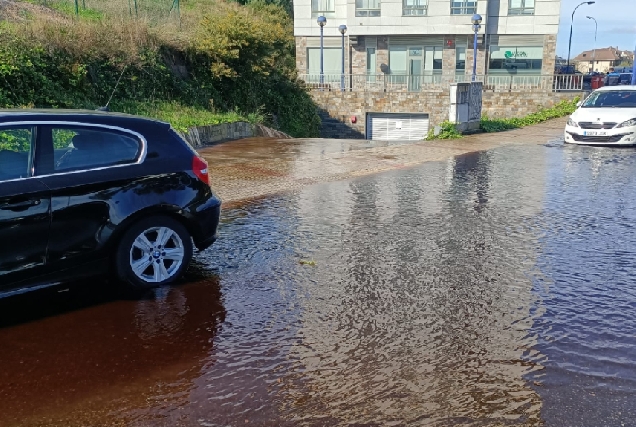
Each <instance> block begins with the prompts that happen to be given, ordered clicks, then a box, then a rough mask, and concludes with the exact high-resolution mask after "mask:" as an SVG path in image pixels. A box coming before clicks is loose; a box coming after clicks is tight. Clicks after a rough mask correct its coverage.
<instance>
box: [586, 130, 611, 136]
mask: <svg viewBox="0 0 636 427" xmlns="http://www.w3.org/2000/svg"><path fill="white" fill-rule="evenodd" d="M583 135H585V136H606V135H607V131H605V130H586V131H584V132H583Z"/></svg>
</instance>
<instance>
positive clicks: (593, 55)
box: [586, 16, 598, 71]
mask: <svg viewBox="0 0 636 427" xmlns="http://www.w3.org/2000/svg"><path fill="white" fill-rule="evenodd" d="M586 18H587V19H591V20H593V21H594V24H595V25H596V27H595V30H594V50H593V51H592V71H594V63H595V62H596V34H598V22H597V21H596V19H594V17H592V16H586Z"/></svg>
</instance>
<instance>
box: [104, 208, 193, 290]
mask: <svg viewBox="0 0 636 427" xmlns="http://www.w3.org/2000/svg"><path fill="white" fill-rule="evenodd" d="M192 251H193V245H192V238H191V236H190V233H189V232H188V230H187V229H186V228H185V227H184V226H183V224H181V223H180V222H179V221H177V220H175V219H173V218H170V217H167V216H153V217H149V218H145V219H143V220H141V221H139V222H136V223H135V224H133V225H132V226H131V227H130V228H129V229H128V230H127V231H126V232H125V233H124V235H123V237H122V239H121V240H120V242H119V245H118V247H117V252H116V253H115V266H116V271H117V276H118V278H119V279H120V280H121V281H122V282H124V283H125V284H127V285H129V286H130V287H132V288H133V289H136V290H144V289H152V288H156V287H158V286H162V285H168V284H171V283H173V282H175V281H176V280H178V279H179V277H181V275H182V274H183V272H184V271H185V269H186V268H188V264H189V263H190V260H191V259H192Z"/></svg>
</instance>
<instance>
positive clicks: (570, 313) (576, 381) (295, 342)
mask: <svg viewBox="0 0 636 427" xmlns="http://www.w3.org/2000/svg"><path fill="white" fill-rule="evenodd" d="M317 155H320V151H318V152H317ZM440 158H442V157H440ZM387 161H391V159H387ZM290 165H291V166H289V165H288V166H289V167H290V168H293V166H294V163H293V162H291V163H290ZM259 173H261V174H263V172H262V171H261V172H259ZM295 173H296V174H300V172H298V169H297V172H295ZM289 174H290V176H291V172H289ZM303 176H304V175H303ZM635 181H636V150H633V149H609V148H589V147H587V148H586V147H573V146H564V145H563V144H562V142H553V143H548V144H545V145H536V144H535V145H520V146H514V145H513V146H501V147H495V148H492V149H489V150H486V151H479V152H475V153H466V154H461V155H459V156H456V157H450V158H443V160H439V159H434V161H429V162H427V163H424V164H422V165H420V166H414V167H404V168H400V169H397V170H393V171H385V172H381V173H377V174H372V175H366V176H359V177H352V178H348V179H341V180H336V181H333V182H323V183H309V184H308V185H304V186H302V187H300V186H299V187H297V188H295V187H294V188H291V187H290V188H287V187H286V188H284V189H285V190H289V191H284V192H282V193H279V194H272V195H270V196H268V197H265V198H262V199H260V200H256V201H252V202H250V203H244V204H241V205H235V206H231V207H230V208H228V209H226V210H225V211H224V214H223V218H222V225H221V228H220V239H219V241H218V242H217V243H215V244H214V245H213V246H212V247H211V248H210V249H208V250H206V251H205V252H203V253H200V254H198V255H197V256H196V257H195V261H194V265H193V266H192V268H191V269H190V271H189V273H188V276H187V278H186V280H184V283H182V284H180V285H178V286H174V287H170V288H163V289H158V290H156V291H154V292H151V293H150V294H148V295H144V296H143V297H142V298H138V297H135V296H130V295H127V294H125V293H123V292H121V291H119V290H117V289H115V288H114V287H113V285H112V284H109V283H107V282H99V281H94V282H93V283H77V284H72V285H70V286H68V287H67V288H68V289H66V288H62V289H55V290H47V291H43V292H38V293H34V294H31V295H22V296H19V297H12V298H8V299H4V300H0V342H1V343H2V350H1V352H0V363H1V366H2V368H1V369H0V426H62V425H63V426H210V427H211V426H214V427H217V426H218V427H221V426H223V427H225V426H246V425H247V426H249V425H254V426H436V427H437V426H439V427H442V426H489V427H490V426H550V427H569V426H572V427H574V426H577V427H583V426H585V427H587V426H589V427H598V426H634V425H635V424H634V423H635V422H634V420H635V419H636V314H635V313H636V286H635V285H634V277H636V264H635V263H634V253H635V250H634V249H635V242H636V198H635V197H634V195H633V193H634V188H636V182H635ZM213 182H214V181H213ZM241 182H242V183H244V182H246V179H244V180H243V181H241ZM213 185H214V184H213ZM60 291H61V292H60Z"/></svg>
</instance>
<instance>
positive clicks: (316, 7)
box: [311, 0, 336, 18]
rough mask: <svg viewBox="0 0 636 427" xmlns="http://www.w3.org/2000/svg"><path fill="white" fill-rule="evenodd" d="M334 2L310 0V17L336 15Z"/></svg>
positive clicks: (330, 0)
mask: <svg viewBox="0 0 636 427" xmlns="http://www.w3.org/2000/svg"><path fill="white" fill-rule="evenodd" d="M335 4H336V2H335V0H311V16H312V17H314V18H316V17H318V16H321V15H322V16H326V17H328V18H329V17H332V16H334V14H335V13H336V6H335Z"/></svg>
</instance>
